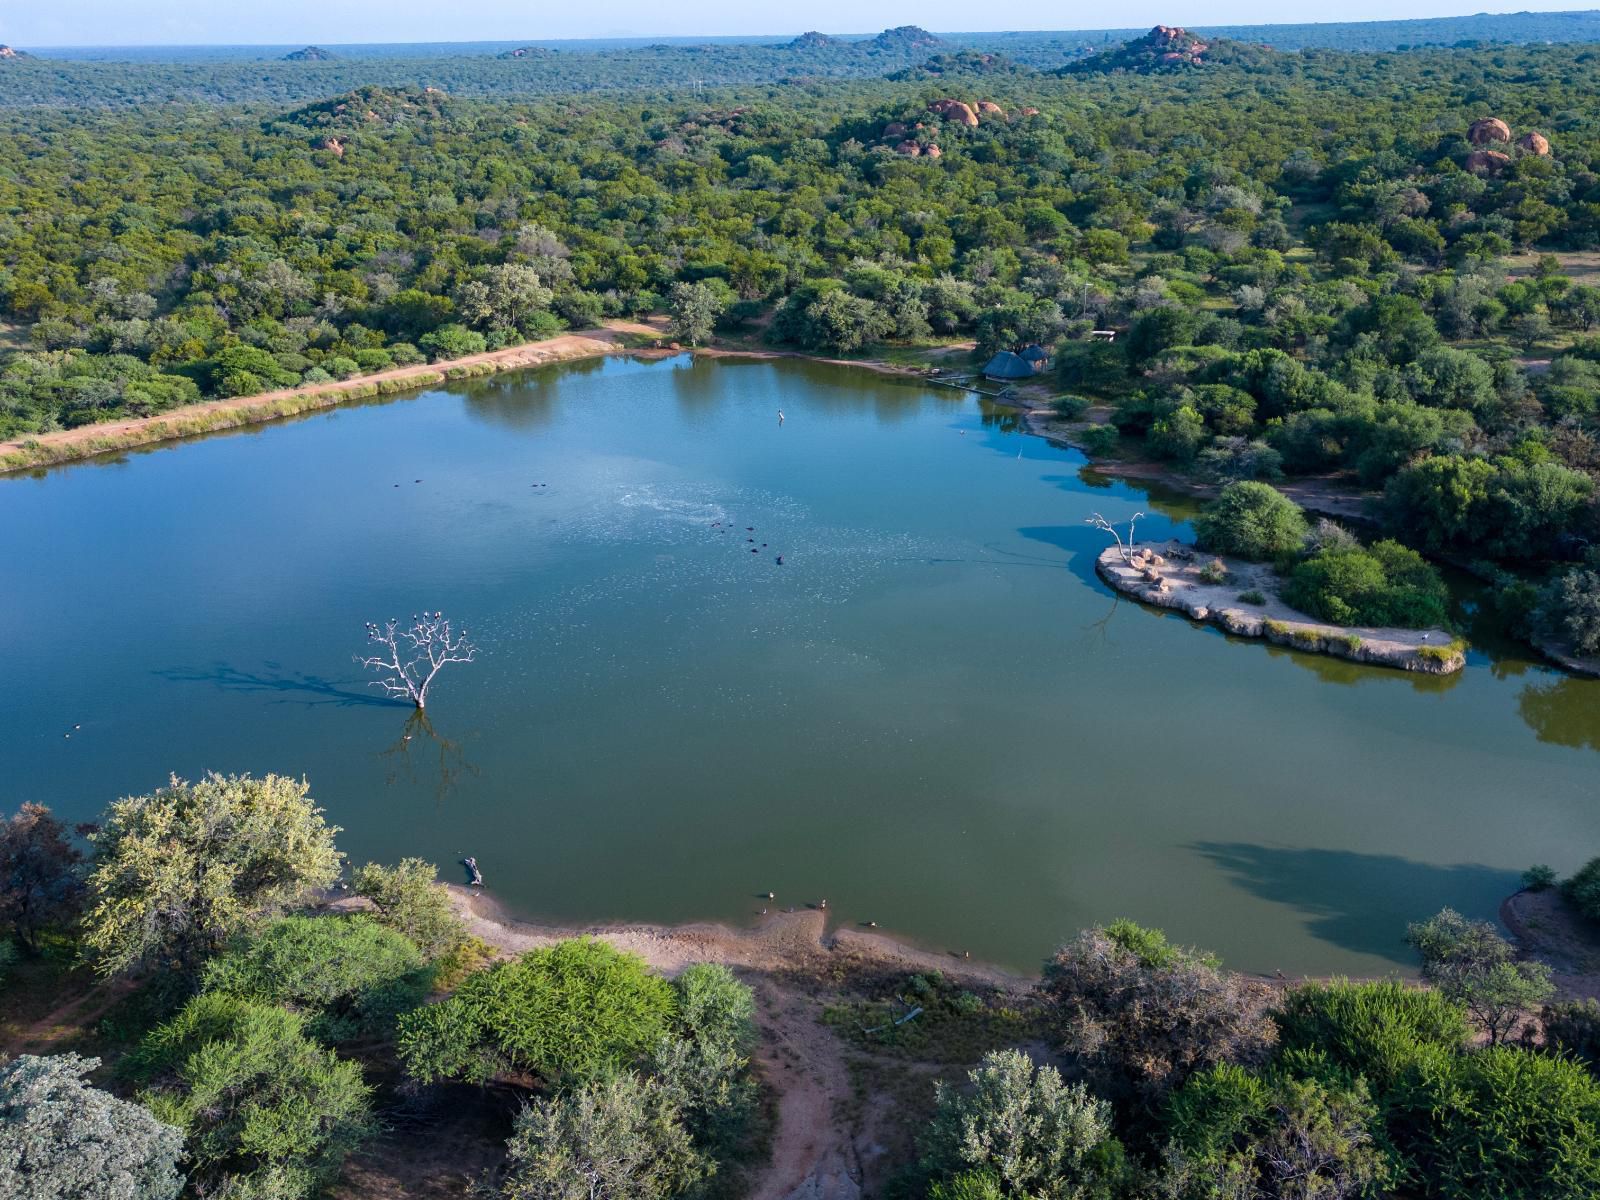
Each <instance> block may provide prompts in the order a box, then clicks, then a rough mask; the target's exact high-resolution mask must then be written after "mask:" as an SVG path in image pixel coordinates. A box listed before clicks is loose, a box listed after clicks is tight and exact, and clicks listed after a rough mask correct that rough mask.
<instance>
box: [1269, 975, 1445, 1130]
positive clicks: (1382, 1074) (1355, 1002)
mask: <svg viewBox="0 0 1600 1200" xmlns="http://www.w3.org/2000/svg"><path fill="white" fill-rule="evenodd" d="M1272 1019H1273V1022H1274V1023H1275V1024H1276V1025H1277V1027H1278V1039H1279V1047H1280V1053H1287V1052H1292V1051H1302V1052H1305V1053H1317V1052H1321V1053H1323V1054H1326V1055H1327V1056H1328V1059H1329V1060H1330V1061H1331V1062H1332V1063H1333V1064H1334V1065H1336V1066H1338V1067H1339V1068H1341V1069H1342V1070H1344V1071H1346V1072H1348V1073H1349V1074H1350V1075H1352V1076H1361V1077H1364V1078H1365V1079H1366V1080H1367V1082H1368V1083H1369V1084H1371V1085H1372V1087H1373V1089H1374V1091H1375V1093H1376V1095H1377V1097H1378V1099H1379V1100H1380V1101H1382V1100H1383V1099H1384V1097H1385V1096H1386V1095H1387V1094H1388V1092H1389V1091H1390V1089H1392V1088H1393V1087H1394V1086H1395V1085H1396V1083H1397V1082H1398V1081H1399V1080H1400V1079H1401V1078H1402V1077H1403V1076H1404V1075H1405V1073H1406V1072H1407V1071H1408V1070H1409V1069H1410V1068H1411V1067H1413V1066H1414V1065H1415V1064H1416V1063H1417V1062H1418V1061H1419V1060H1420V1059H1422V1058H1423V1057H1425V1056H1426V1055H1427V1054H1428V1053H1429V1052H1430V1051H1448V1052H1450V1053H1455V1052H1456V1051H1459V1050H1460V1049H1461V1047H1462V1046H1464V1045H1465V1044H1466V1040H1467V1035H1468V1033H1469V1030H1468V1027H1467V1018H1466V1014H1465V1013H1464V1012H1463V1011H1462V1009H1461V1006H1460V1005H1459V1004H1456V1003H1455V1002H1454V1001H1452V1000H1448V999H1446V998H1445V997H1444V996H1441V995H1440V994H1439V993H1438V992H1434V991H1429V990H1426V989H1423V988H1414V987H1407V986H1406V985H1405V984H1402V983H1396V982H1393V981H1384V982H1378V983H1347V982H1334V983H1325V984H1324V983H1308V984H1304V985H1302V986H1300V987H1297V988H1292V989H1290V990H1289V991H1288V992H1286V993H1284V995H1283V998H1282V1000H1281V1001H1280V1003H1279V1005H1278V1008H1277V1009H1276V1010H1274V1012H1273V1014H1272Z"/></svg>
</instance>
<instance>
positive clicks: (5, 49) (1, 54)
mask: <svg viewBox="0 0 1600 1200" xmlns="http://www.w3.org/2000/svg"><path fill="white" fill-rule="evenodd" d="M27 57H28V56H27V55H26V54H24V53H23V52H22V51H21V50H16V49H13V48H12V47H10V46H0V58H27Z"/></svg>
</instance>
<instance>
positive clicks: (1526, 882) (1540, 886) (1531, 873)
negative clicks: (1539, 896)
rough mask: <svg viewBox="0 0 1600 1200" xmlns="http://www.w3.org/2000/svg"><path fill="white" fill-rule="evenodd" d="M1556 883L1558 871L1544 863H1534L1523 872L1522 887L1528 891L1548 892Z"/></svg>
mask: <svg viewBox="0 0 1600 1200" xmlns="http://www.w3.org/2000/svg"><path fill="white" fill-rule="evenodd" d="M1555 885H1556V871H1555V868H1554V867H1548V866H1546V865H1545V864H1544V863H1534V865H1533V866H1531V867H1529V868H1528V869H1527V870H1526V871H1524V872H1523V873H1522V888H1523V890H1524V891H1528V892H1547V891H1549V890H1550V889H1551V888H1553V887H1555Z"/></svg>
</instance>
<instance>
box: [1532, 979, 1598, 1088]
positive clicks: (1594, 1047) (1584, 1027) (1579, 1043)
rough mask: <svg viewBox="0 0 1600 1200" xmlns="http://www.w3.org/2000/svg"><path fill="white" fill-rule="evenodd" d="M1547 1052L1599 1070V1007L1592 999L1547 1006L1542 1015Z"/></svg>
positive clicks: (1540, 1022)
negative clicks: (1564, 1056)
mask: <svg viewBox="0 0 1600 1200" xmlns="http://www.w3.org/2000/svg"><path fill="white" fill-rule="evenodd" d="M1539 1026H1540V1029H1541V1030H1542V1031H1543V1033H1544V1048H1545V1050H1546V1051H1548V1052H1550V1053H1553V1054H1562V1055H1567V1056H1569V1057H1571V1058H1573V1059H1576V1060H1577V1061H1578V1062H1581V1063H1583V1064H1584V1065H1585V1066H1586V1067H1588V1068H1589V1070H1590V1072H1591V1073H1594V1072H1596V1071H1597V1070H1600V1003H1596V1002H1595V1000H1594V999H1593V998H1592V997H1591V998H1588V999H1584V1000H1566V1001H1562V1002H1561V1003H1560V1004H1547V1005H1545V1006H1544V1008H1543V1009H1542V1010H1540V1013H1539Z"/></svg>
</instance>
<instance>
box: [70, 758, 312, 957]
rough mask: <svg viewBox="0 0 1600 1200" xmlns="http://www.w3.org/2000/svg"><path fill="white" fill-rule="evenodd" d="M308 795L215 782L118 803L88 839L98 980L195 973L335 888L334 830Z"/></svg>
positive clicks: (90, 923) (261, 783)
mask: <svg viewBox="0 0 1600 1200" xmlns="http://www.w3.org/2000/svg"><path fill="white" fill-rule="evenodd" d="M309 792H310V785H309V784H307V783H306V782H305V781H303V780H301V781H298V782H297V781H295V780H293V779H288V778H285V777H283V776H281V775H267V776H264V777H263V778H261V779H256V778H253V777H252V776H249V775H217V774H211V775H207V776H206V777H205V778H204V779H202V780H200V781H199V782H198V783H188V782H186V781H184V780H181V779H179V778H178V777H177V776H173V778H172V782H171V783H170V784H168V786H166V787H164V788H161V789H160V790H159V791H156V792H153V793H152V794H150V795H148V796H130V797H128V798H126V799H122V800H118V801H116V802H114V803H113V804H112V805H111V808H110V811H109V812H108V813H107V816H106V820H105V823H104V825H103V826H102V827H101V829H100V830H99V832H97V833H95V834H94V835H93V836H92V838H91V841H92V842H93V845H94V870H93V871H92V872H91V873H90V875H89V894H90V900H91V903H92V907H91V908H90V910H89V912H88V914H87V916H86V917H85V918H84V927H85V934H84V943H85V946H86V947H87V950H88V952H89V954H90V955H91V956H92V957H93V958H94V960H95V965H96V969H97V970H99V971H100V972H101V973H102V974H106V975H112V974H116V973H118V972H121V971H127V970H131V969H133V968H135V967H138V966H141V965H144V964H147V963H150V962H155V961H168V962H171V963H173V964H175V965H176V966H178V967H179V968H180V969H183V970H191V969H193V968H194V967H195V966H196V965H197V964H198V961H199V959H200V957H201V956H202V955H204V954H206V953H207V952H209V951H212V950H214V949H216V948H217V947H218V946H219V945H221V944H222V942H223V941H224V940H226V939H227V938H229V937H231V936H232V935H234V934H236V933H238V932H239V931H240V930H241V929H243V928H244V927H245V926H246V925H248V924H249V923H250V922H251V921H253V920H255V919H257V918H258V917H261V916H265V915H270V914H272V913H275V912H277V911H278V910H280V909H282V908H284V907H285V906H287V905H290V904H293V903H296V902H297V901H299V900H301V899H302V898H304V897H305V896H306V895H307V894H308V893H309V892H311V891H313V890H315V889H317V888H323V887H327V886H328V885H329V884H330V883H332V882H333V881H334V880H335V879H337V878H338V876H339V869H340V860H341V855H340V854H339V852H338V851H337V850H336V849H335V848H334V844H333V838H334V835H335V834H336V833H338V832H339V830H338V827H337V826H331V825H329V824H328V823H327V822H326V821H324V820H323V818H322V810H321V809H320V808H318V807H317V806H316V804H315V802H314V801H313V800H312V799H311V798H310V796H309V794H308V793H309Z"/></svg>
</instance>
